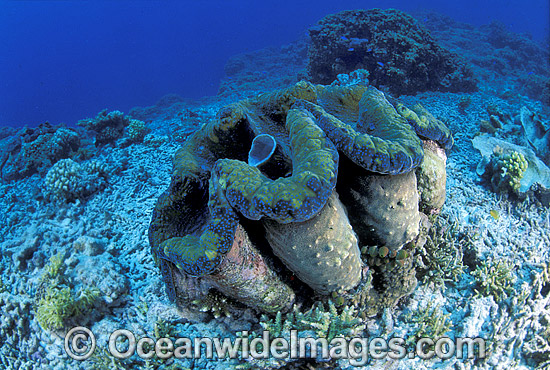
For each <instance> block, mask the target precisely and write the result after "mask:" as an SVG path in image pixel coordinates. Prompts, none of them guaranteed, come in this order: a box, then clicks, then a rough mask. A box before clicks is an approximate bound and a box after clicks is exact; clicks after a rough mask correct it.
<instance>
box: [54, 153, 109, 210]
mask: <svg viewBox="0 0 550 370" xmlns="http://www.w3.org/2000/svg"><path fill="white" fill-rule="evenodd" d="M106 179H107V167H106V166H105V164H103V163H100V162H98V161H95V160H92V161H88V162H85V163H82V164H79V163H77V162H75V161H73V160H72V159H62V160H60V161H59V162H57V163H56V164H55V165H53V166H52V168H50V170H49V171H48V173H47V174H46V178H45V179H44V186H45V189H46V193H47V194H48V195H50V196H51V197H52V198H54V199H57V200H64V201H68V202H72V201H74V200H76V199H84V198H86V197H87V196H90V195H91V194H93V193H95V192H97V191H98V190H100V189H102V188H104V187H105V186H106Z"/></svg>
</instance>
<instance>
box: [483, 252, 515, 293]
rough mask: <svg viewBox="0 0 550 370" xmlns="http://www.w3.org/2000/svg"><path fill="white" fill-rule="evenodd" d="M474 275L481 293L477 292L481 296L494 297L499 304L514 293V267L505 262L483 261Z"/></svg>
mask: <svg viewBox="0 0 550 370" xmlns="http://www.w3.org/2000/svg"><path fill="white" fill-rule="evenodd" d="M472 275H473V276H474V277H475V279H476V282H477V284H478V286H479V291H477V290H476V292H477V294H479V295H483V296H489V295H490V296H493V298H494V299H495V301H497V302H499V301H502V300H504V299H506V298H508V297H509V296H510V295H511V294H512V293H513V292H514V282H515V280H516V277H515V273H514V266H513V265H511V264H510V263H509V262H506V261H505V260H498V261H496V262H495V261H483V263H482V264H480V265H478V266H477V267H476V269H475V270H474V271H473V272H472Z"/></svg>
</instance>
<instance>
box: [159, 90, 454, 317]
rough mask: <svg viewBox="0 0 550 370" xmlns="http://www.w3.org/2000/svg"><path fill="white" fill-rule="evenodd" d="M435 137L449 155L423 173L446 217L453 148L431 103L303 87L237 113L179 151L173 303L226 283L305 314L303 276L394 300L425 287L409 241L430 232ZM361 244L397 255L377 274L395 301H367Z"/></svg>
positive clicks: (168, 254)
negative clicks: (424, 215)
mask: <svg viewBox="0 0 550 370" xmlns="http://www.w3.org/2000/svg"><path fill="white" fill-rule="evenodd" d="M341 80H342V81H344V80H345V79H341ZM352 80H353V79H352ZM340 82H341V81H340ZM426 140H429V141H431V144H430V145H431V146H433V147H436V148H440V149H441V151H442V152H443V159H442V160H441V161H440V162H439V165H437V166H436V167H437V169H436V170H431V171H429V170H424V171H423V172H422V174H423V181H424V182H423V184H424V187H425V188H427V187H429V186H430V185H431V184H434V186H435V187H437V191H435V194H436V195H432V196H430V197H426V200H425V202H426V204H427V205H426V207H424V208H427V209H439V208H440V207H441V206H442V199H443V200H444V196H443V197H442V196H441V194H440V192H441V188H443V189H444V180H443V181H442V180H441V178H443V179H444V163H445V162H444V150H445V149H449V148H450V147H451V146H452V143H453V140H452V136H451V134H450V132H449V130H448V129H447V128H446V127H445V125H444V124H443V123H442V122H441V121H439V120H437V119H435V117H433V116H432V115H431V114H429V113H428V112H427V111H426V110H425V109H424V108H422V107H420V106H416V107H415V108H414V109H413V110H410V109H408V108H406V107H404V106H403V105H402V104H400V103H399V102H397V101H390V100H388V99H387V98H386V96H385V95H384V94H383V93H382V92H380V91H378V90H377V89H375V88H374V87H371V86H368V85H367V84H365V83H364V82H359V83H357V82H354V83H352V84H348V85H345V84H343V83H340V84H339V85H337V84H334V85H331V86H322V85H312V84H310V83H307V82H303V81H302V82H299V83H297V84H296V85H294V86H291V87H289V88H287V89H282V90H277V91H273V92H269V93H265V94H261V95H259V96H258V97H257V98H254V99H248V100H243V101H240V102H237V103H234V104H231V105H229V106H226V107H225V108H223V109H222V110H221V111H220V112H219V113H218V116H217V119H216V120H214V121H211V122H209V123H208V124H206V125H204V126H202V127H201V129H200V130H198V131H197V132H195V133H194V134H193V135H192V136H191V137H190V138H189V140H187V141H186V142H185V143H183V145H182V147H181V148H180V149H179V150H178V152H177V153H176V155H175V157H174V163H173V166H174V167H173V172H172V181H171V184H170V187H169V189H168V190H167V191H166V192H165V193H163V194H162V195H161V197H160V198H159V200H158V202H157V205H156V207H155V210H154V212H153V216H152V220H151V225H150V228H149V241H150V244H151V247H152V252H153V255H154V257H155V260H156V262H157V263H158V264H159V266H160V270H161V272H162V275H163V279H164V282H165V283H166V286H167V292H168V294H169V296H170V297H171V298H172V299H176V300H177V301H178V302H180V303H186V304H189V303H190V302H192V301H194V300H197V298H200V295H201V294H203V295H204V294H207V292H208V291H209V290H211V289H215V290H218V291H219V292H222V293H223V294H225V295H227V296H229V297H231V298H232V299H234V300H236V301H238V302H241V303H243V304H245V305H247V306H250V307H253V308H257V309H259V310H261V311H263V312H267V313H275V312H277V311H285V310H289V309H290V308H291V307H292V305H293V303H294V301H295V299H296V295H295V293H294V290H295V289H296V287H295V285H296V282H293V283H292V284H290V281H289V279H288V276H289V275H295V276H296V277H298V279H300V280H301V281H302V282H303V283H305V284H306V285H307V286H309V288H311V289H313V291H314V292H315V293H316V294H320V295H325V296H326V295H329V294H331V293H333V292H338V294H342V295H343V296H345V297H346V299H353V298H352V297H353V295H354V294H359V295H361V297H363V298H357V300H360V301H369V299H370V300H371V301H372V300H373V299H374V300H376V301H378V302H379V303H380V302H384V303H383V304H384V305H392V304H394V303H395V302H396V300H397V299H398V298H399V297H401V296H402V295H404V294H407V293H408V292H410V290H411V287H414V285H415V284H416V280H415V278H414V265H413V256H412V251H413V249H411V246H410V245H409V242H411V241H413V240H414V239H415V238H416V237H417V235H418V233H419V222H420V214H421V213H420V210H419V194H418V189H417V180H416V174H415V169H416V168H418V167H419V166H420V165H421V163H422V162H423V160H424V147H425V146H426V145H425V144H424V141H426ZM434 150H435V151H437V150H436V149H434ZM428 167H429V166H428ZM354 184H355V185H354ZM344 189H347V190H344ZM369 189H370V190H369ZM424 192H428V189H424V190H423V194H424ZM426 194H427V193H426ZM436 198H437V199H436ZM441 198H442V199H441ZM354 207H355V208H354ZM365 209H367V210H368V211H369V212H368V213H369V215H367V216H366V217H358V214H359V213H360V212H362V210H365ZM348 217H349V218H348ZM373 242H374V244H372V243H373ZM369 243H371V244H369ZM360 245H379V246H380V247H384V248H388V251H390V250H391V251H392V254H391V257H392V258H394V259H395V260H392V262H391V263H388V266H387V268H386V267H385V266H377V268H376V269H375V273H380V274H381V276H382V277H381V278H380V279H378V280H379V281H381V282H382V284H384V285H385V286H386V287H385V288H384V287H378V291H379V292H381V291H384V289H386V288H387V289H390V290H393V293H390V294H387V296H386V297H383V296H384V294H378V293H376V294H374V295H373V296H371V298H366V297H367V296H368V290H369V289H368V287H367V288H365V287H364V284H363V283H361V281H363V282H365V281H367V280H368V281H369V283H370V280H369V279H371V274H370V272H369V267H368V266H367V265H366V264H365V262H364V261H363V260H362V256H361V253H360V251H359V246H360ZM401 249H403V251H400V250H401ZM388 253H389V252H388ZM281 261H282V262H283V265H284V266H283V265H281V263H280V262H281ZM386 270H387V271H386ZM390 275H393V278H392V277H391V276H390ZM375 280H376V279H375ZM400 280H404V281H400ZM358 286H361V289H359V290H360V291H361V293H359V292H358V291H357V292H356V291H355V290H354V289H356V288H357V287H358ZM192 287H194V288H192ZM197 291H199V292H197ZM200 292H202V293H200ZM354 292H355V293H354ZM373 297H374V298H373ZM388 297H391V298H388ZM341 303H343V302H341Z"/></svg>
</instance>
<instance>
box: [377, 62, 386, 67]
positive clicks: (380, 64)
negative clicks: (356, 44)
mask: <svg viewBox="0 0 550 370" xmlns="http://www.w3.org/2000/svg"><path fill="white" fill-rule="evenodd" d="M376 64H378V65H379V66H380V67H384V63H382V62H376Z"/></svg>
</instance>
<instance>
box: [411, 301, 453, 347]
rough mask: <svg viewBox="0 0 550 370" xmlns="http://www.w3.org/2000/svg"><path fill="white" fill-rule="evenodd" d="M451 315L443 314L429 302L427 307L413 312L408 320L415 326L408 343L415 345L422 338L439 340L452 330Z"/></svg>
mask: <svg viewBox="0 0 550 370" xmlns="http://www.w3.org/2000/svg"><path fill="white" fill-rule="evenodd" d="M450 316H451V315H450V314H443V313H442V312H441V309H440V307H438V306H434V305H433V304H432V302H429V303H428V304H427V305H426V306H425V307H422V308H419V309H418V310H416V311H414V312H411V313H409V314H408V315H407V317H406V320H407V321H408V322H410V323H411V324H412V325H413V330H412V332H411V333H409V335H408V336H407V340H406V343H407V344H408V345H414V343H415V342H417V341H418V339H420V338H426V337H427V338H431V339H433V340H437V339H439V338H441V337H442V336H444V335H445V334H446V333H448V332H449V331H450V330H451V327H452V322H451V321H450V320H449V317H450Z"/></svg>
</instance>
